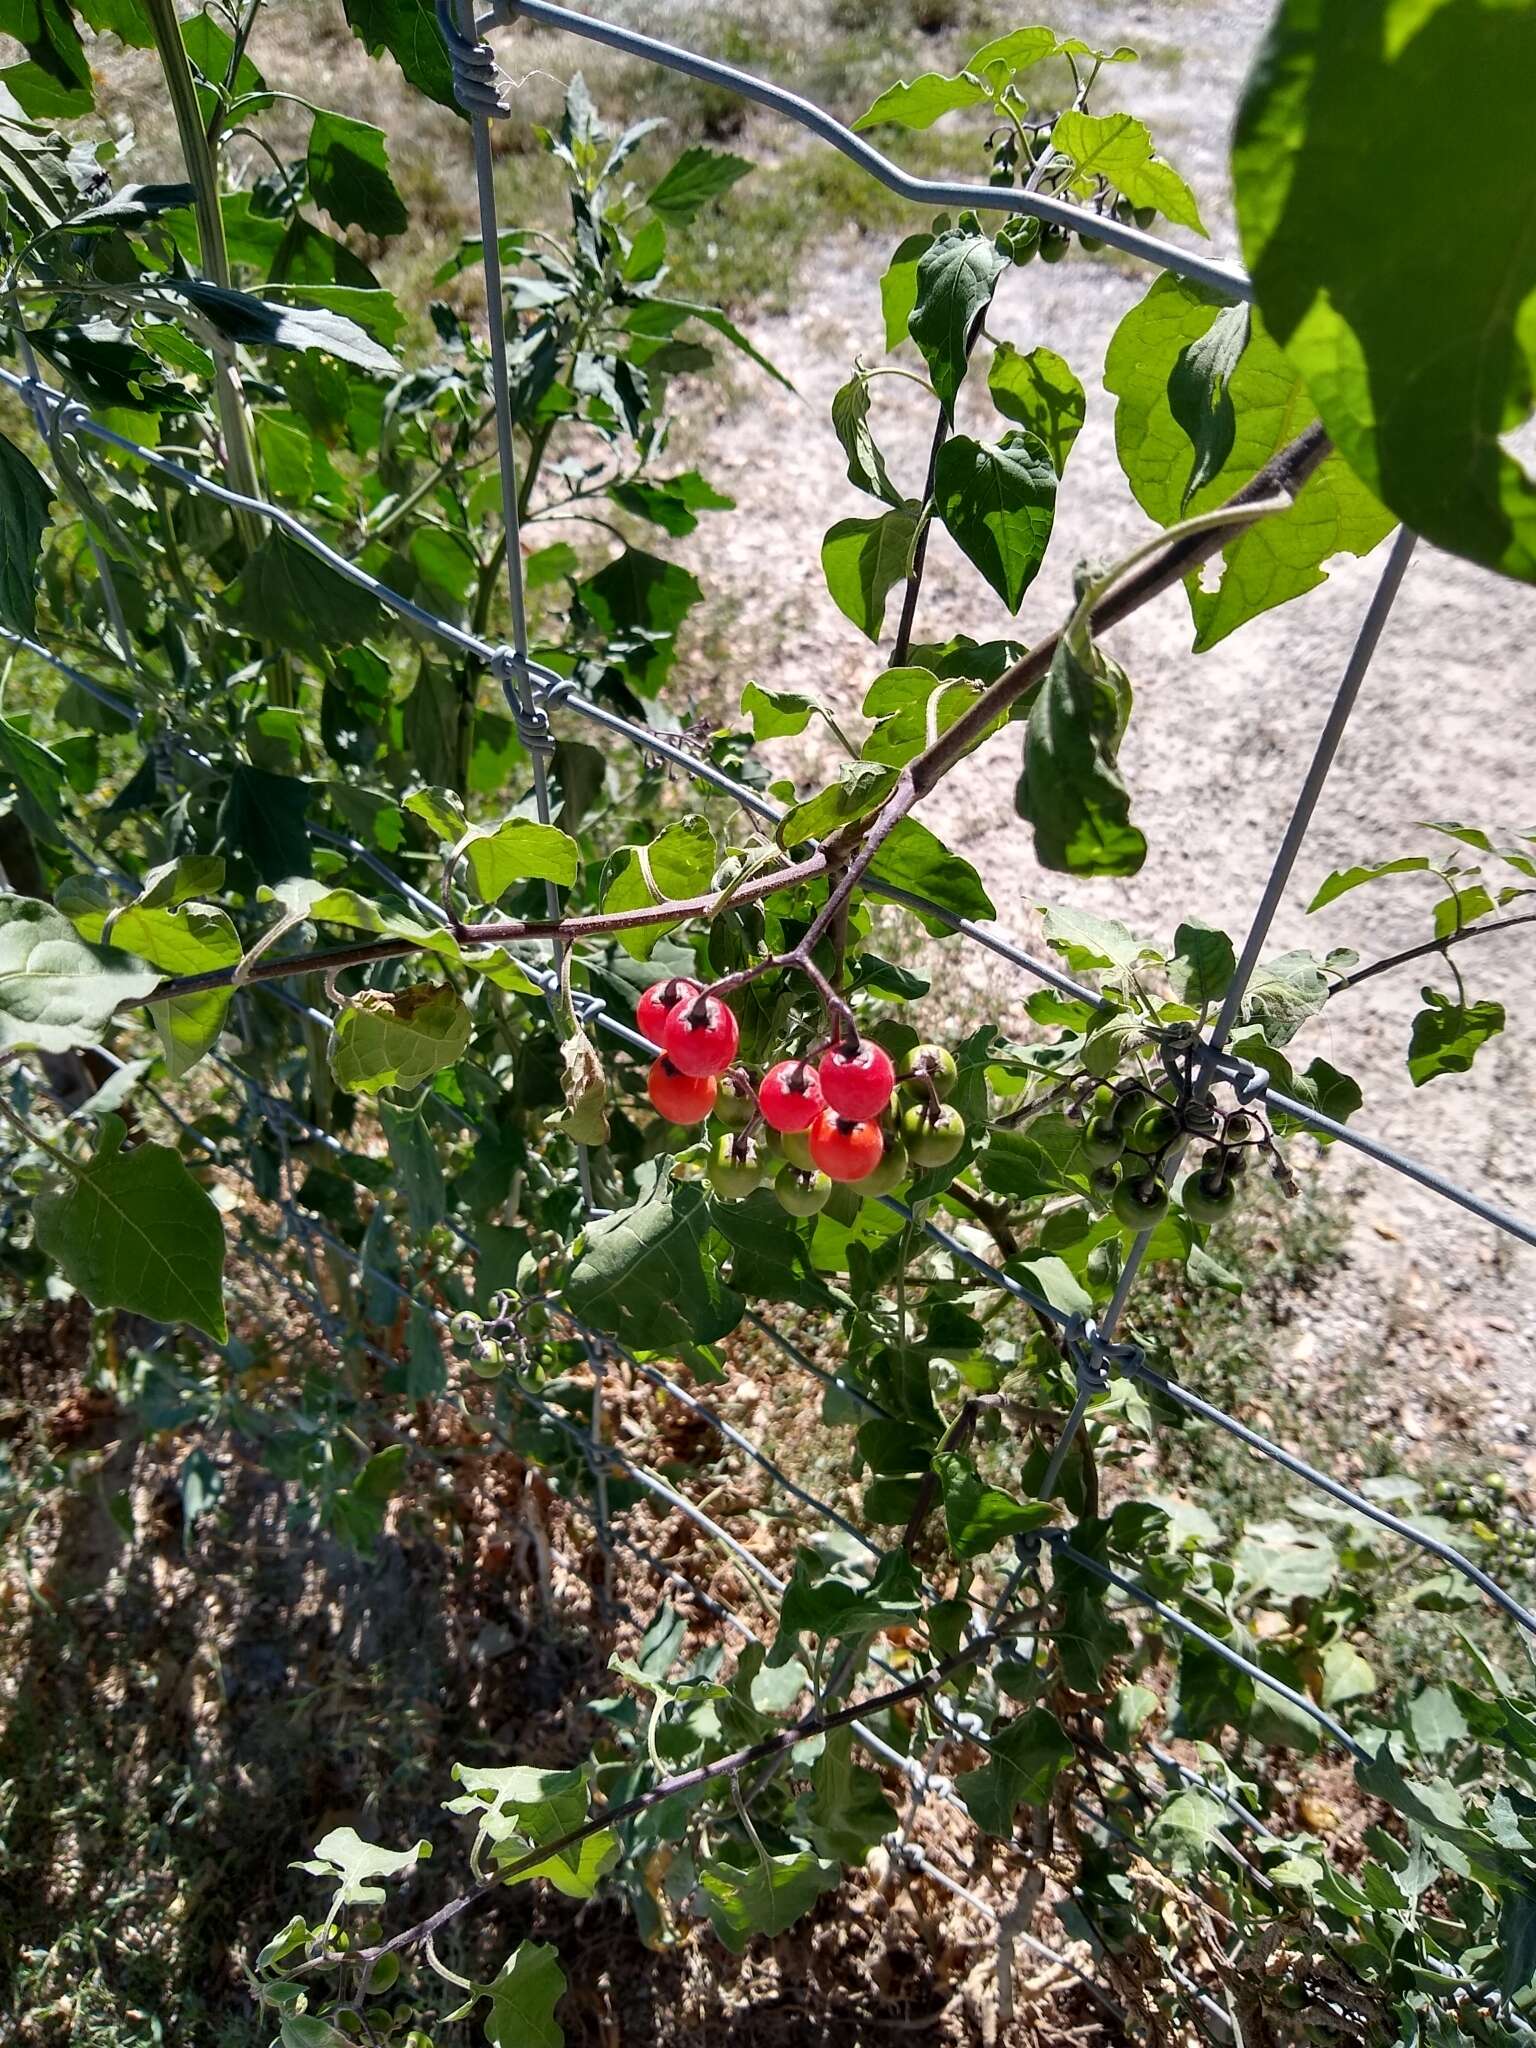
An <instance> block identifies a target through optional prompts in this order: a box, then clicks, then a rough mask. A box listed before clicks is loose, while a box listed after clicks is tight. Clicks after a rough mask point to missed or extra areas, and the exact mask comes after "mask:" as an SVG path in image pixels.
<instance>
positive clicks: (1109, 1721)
mask: <svg viewBox="0 0 1536 2048" xmlns="http://www.w3.org/2000/svg"><path fill="white" fill-rule="evenodd" d="M1162 1704H1163V1703H1162V1701H1161V1700H1160V1699H1159V1698H1158V1696H1157V1694H1156V1693H1155V1692H1153V1691H1151V1689H1150V1688H1149V1687H1147V1686H1145V1685H1135V1684H1131V1683H1127V1684H1125V1685H1121V1686H1117V1687H1116V1689H1115V1696H1114V1698H1113V1699H1112V1700H1111V1701H1110V1703H1109V1706H1108V1708H1107V1709H1106V1711H1105V1715H1104V1740H1105V1741H1106V1742H1107V1743H1108V1744H1109V1746H1110V1748H1111V1749H1112V1750H1115V1751H1116V1752H1117V1753H1118V1754H1119V1755H1121V1756H1130V1755H1132V1754H1133V1753H1134V1752H1135V1751H1136V1750H1137V1749H1138V1748H1139V1747H1140V1742H1141V1731H1142V1729H1143V1728H1145V1727H1146V1725H1147V1723H1148V1721H1150V1720H1151V1718H1152V1716H1153V1715H1154V1714H1155V1713H1158V1712H1159V1711H1160V1710H1161V1708H1162Z"/></svg>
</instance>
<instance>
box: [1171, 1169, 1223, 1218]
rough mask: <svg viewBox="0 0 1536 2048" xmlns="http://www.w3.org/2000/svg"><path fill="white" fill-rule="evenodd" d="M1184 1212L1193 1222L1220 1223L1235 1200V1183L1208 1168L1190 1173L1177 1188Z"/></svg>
mask: <svg viewBox="0 0 1536 2048" xmlns="http://www.w3.org/2000/svg"><path fill="white" fill-rule="evenodd" d="M1179 1200H1180V1202H1181V1203H1182V1204H1183V1207H1184V1214H1185V1215H1186V1216H1188V1217H1189V1218H1190V1219H1191V1221H1192V1222H1195V1223H1220V1222H1221V1221H1222V1219H1223V1218H1224V1217H1226V1216H1230V1215H1231V1213H1232V1210H1233V1208H1234V1207H1235V1205H1236V1202H1237V1183H1236V1182H1235V1181H1233V1180H1232V1179H1230V1178H1228V1177H1222V1176H1218V1175H1216V1174H1213V1173H1212V1172H1211V1171H1210V1170H1209V1169H1208V1168H1205V1169H1202V1170H1201V1172H1199V1173H1192V1174H1191V1175H1190V1177H1189V1179H1188V1180H1186V1181H1185V1183H1184V1185H1183V1187H1182V1188H1181V1189H1180V1190H1179Z"/></svg>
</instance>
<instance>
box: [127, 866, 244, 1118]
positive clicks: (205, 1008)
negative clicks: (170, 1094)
mask: <svg viewBox="0 0 1536 2048" xmlns="http://www.w3.org/2000/svg"><path fill="white" fill-rule="evenodd" d="M110 931H111V936H112V938H113V940H114V941H115V942H116V943H117V944H118V945H120V946H123V947H125V948H126V949H127V950H128V951H129V952H131V953H134V954H136V955H137V956H138V957H139V958H140V959H141V960H147V961H149V963H150V964H151V966H153V967H157V968H159V970H160V972H161V973H162V974H167V975H182V974H208V973H211V972H213V971H214V970H215V969H217V968H221V967H233V966H234V965H235V963H236V962H237V961H238V960H239V958H240V955H241V952H242V950H243V949H242V947H241V944H240V934H239V933H238V932H237V931H236V930H235V927H234V923H233V921H232V920H231V918H230V917H229V915H228V913H227V912H226V911H223V910H220V909H219V908H218V907H217V906H216V905H215V904H211V903H188V902H181V903H177V904H175V905H153V906H151V905H149V904H146V903H145V902H143V901H142V900H141V901H140V902H138V903H130V904H129V905H128V906H127V907H126V908H125V909H124V910H123V911H121V912H120V913H119V915H118V916H117V917H115V918H114V919H113V920H112V923H111V926H110ZM230 1001H231V991H230V990H228V989H209V990H207V991H206V992H205V993H204V994H202V995H195V996H177V997H176V998H175V1000H174V1001H172V1002H169V1003H155V1004H153V1005H152V1006H151V1009H150V1015H151V1017H153V1019H154V1022H155V1029H156V1031H158V1032H159V1034H160V1043H161V1045H162V1046H163V1047H164V1049H165V1068H166V1072H167V1074H168V1075H169V1076H170V1078H171V1079H172V1080H173V1081H176V1080H179V1079H180V1078H181V1076H182V1075H183V1074H186V1073H188V1072H190V1070H191V1069H192V1068H193V1067H195V1066H196V1064H197V1062H198V1061H199V1060H200V1059H201V1058H202V1057H203V1054H204V1053H205V1052H207V1050H208V1048H209V1047H210V1046H211V1045H212V1044H213V1042H214V1040H215V1039H216V1038H217V1037H218V1035H219V1033H220V1031H221V1030H222V1029H223V1028H224V1017H225V1013H226V1012H227V1010H228V1009H229V1005H230Z"/></svg>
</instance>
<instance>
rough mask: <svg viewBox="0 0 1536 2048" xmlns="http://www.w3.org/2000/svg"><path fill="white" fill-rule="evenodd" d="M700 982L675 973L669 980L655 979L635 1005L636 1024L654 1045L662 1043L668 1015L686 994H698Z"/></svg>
mask: <svg viewBox="0 0 1536 2048" xmlns="http://www.w3.org/2000/svg"><path fill="white" fill-rule="evenodd" d="M698 992H699V984H698V983H697V982H696V981H689V980H688V979H687V977H686V976H685V975H681V974H674V975H673V976H672V977H671V979H670V980H668V981H653V982H652V983H651V985H650V987H649V988H648V989H647V990H646V992H645V994H644V995H643V996H642V997H641V998H640V1000H639V1002H638V1003H636V1005H635V1024H636V1026H637V1028H638V1029H639V1031H640V1032H641V1034H642V1036H644V1037H646V1038H648V1039H649V1040H650V1041H651V1043H652V1045H660V1043H661V1034H662V1032H663V1030H664V1029H665V1028H666V1022H667V1019H668V1017H670V1016H671V1014H672V1012H673V1011H674V1010H675V1009H676V1008H677V1006H678V1004H679V1003H680V1002H682V1000H683V998H684V997H685V996H696V995H697V994H698Z"/></svg>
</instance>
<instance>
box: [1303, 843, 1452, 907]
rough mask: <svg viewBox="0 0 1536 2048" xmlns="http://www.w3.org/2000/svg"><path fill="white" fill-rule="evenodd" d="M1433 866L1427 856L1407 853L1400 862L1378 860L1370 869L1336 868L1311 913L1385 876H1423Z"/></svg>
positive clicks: (1314, 898) (1316, 897)
mask: <svg viewBox="0 0 1536 2048" xmlns="http://www.w3.org/2000/svg"><path fill="white" fill-rule="evenodd" d="M1430 865H1431V862H1430V860H1429V857H1428V855H1427V854H1422V853H1405V854H1404V855H1403V856H1402V857H1401V858H1400V859H1398V860H1378V861H1374V862H1373V863H1372V864H1371V865H1370V866H1368V867H1353V868H1335V869H1334V870H1333V872H1332V874H1331V875H1329V876H1328V878H1327V880H1326V881H1325V882H1324V883H1323V885H1322V887H1321V888H1320V889H1319V890H1318V892H1317V894H1316V895H1315V896H1314V897H1313V898H1312V901H1311V902H1310V903H1309V904H1308V905H1307V909H1308V910H1309V911H1313V910H1321V909H1322V908H1323V906H1324V904H1326V903H1332V902H1333V901H1334V900H1335V898H1337V897H1339V896H1342V895H1344V894H1345V892H1346V891H1347V890H1349V889H1358V888H1360V887H1362V886H1363V884H1365V883H1366V882H1377V881H1380V879H1381V877H1382V876H1383V875H1412V874H1421V873H1422V872H1423V871H1424V870H1425V869H1426V868H1428V867H1429V866H1430Z"/></svg>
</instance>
